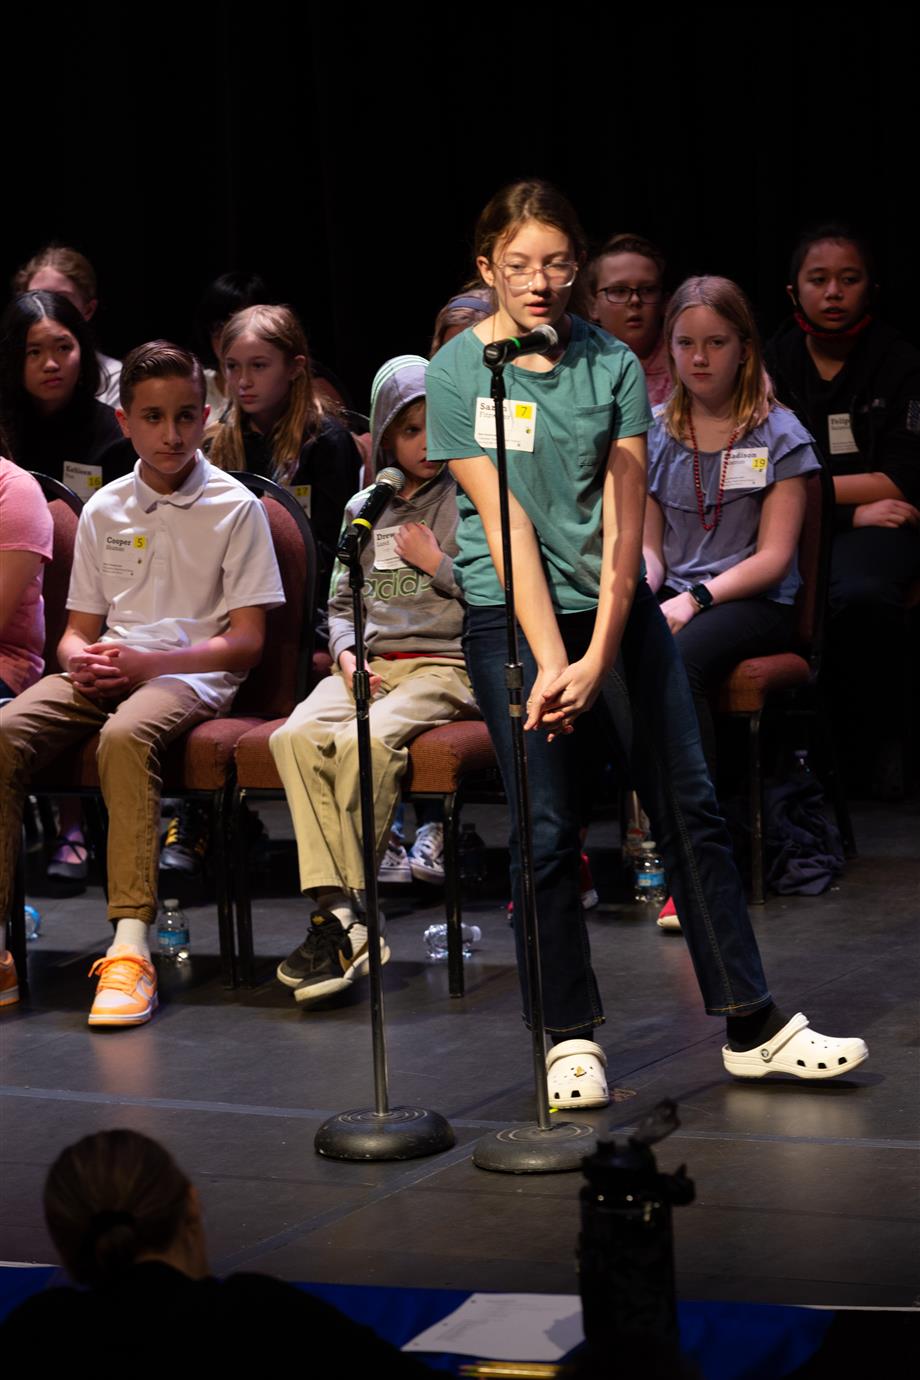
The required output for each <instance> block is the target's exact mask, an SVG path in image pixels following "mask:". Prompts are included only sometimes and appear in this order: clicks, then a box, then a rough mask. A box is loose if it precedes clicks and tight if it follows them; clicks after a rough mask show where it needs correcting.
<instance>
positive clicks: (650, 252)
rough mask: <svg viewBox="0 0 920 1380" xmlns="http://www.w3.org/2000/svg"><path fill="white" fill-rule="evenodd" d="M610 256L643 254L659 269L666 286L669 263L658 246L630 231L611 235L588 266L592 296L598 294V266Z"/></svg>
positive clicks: (587, 272) (587, 274) (661, 280)
mask: <svg viewBox="0 0 920 1380" xmlns="http://www.w3.org/2000/svg"><path fill="white" fill-rule="evenodd" d="M608 254H641V255H642V258H643V259H651V261H652V263H653V264H654V265H655V267H656V268H657V269H658V277H659V280H660V282H661V284H662V286H663V285H664V275H665V272H666V270H667V267H668V263H667V260H666V258H665V257H664V254H662V252H661V250H660V249H659V248H658V246H657V245H655V244H652V242H651V240H647V239H645V237H644V236H643V235H633V234H631V233H630V232H629V231H623V232H622V233H621V234H619V235H611V237H610V239H609V240H608V241H607V243H606V244H605V245H603V246H602V247H601V248H600V249H599V250H598V251H597V253H596V254H595V255H594V257H593V259H592V260H591V262H590V263H589V264H588V267H587V269H586V271H585V277H586V279H587V282H588V290H589V292H590V293H591V295H592V296H593V295H594V293H595V292H597V266H598V264H599V263H600V261H601V259H606V257H607V255H608Z"/></svg>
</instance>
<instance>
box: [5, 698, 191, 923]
mask: <svg viewBox="0 0 920 1380" xmlns="http://www.w3.org/2000/svg"><path fill="white" fill-rule="evenodd" d="M212 716H213V710H211V709H209V708H208V706H207V705H206V704H204V703H203V702H202V701H201V700H200V699H199V698H198V696H197V694H196V693H195V691H194V690H193V689H192V687H191V686H190V685H187V684H186V682H185V681H183V680H177V679H176V678H175V677H173V676H160V677H158V678H157V679H156V680H150V681H147V682H145V684H143V685H139V686H138V687H137V689H136V690H133V691H132V692H131V693H130V694H129V695H126V696H125V697H124V699H121V700H100V701H95V700H90V699H87V698H86V696H85V695H81V694H80V692H79V690H77V689H75V688H74V686H73V685H72V684H71V682H70V681H69V680H68V679H67V678H66V676H62V675H56V676H46V677H45V679H44V680H40V681H39V682H38V684H37V685H33V686H32V687H31V688H30V689H28V690H24V691H23V693H22V694H21V695H17V696H16V698H15V699H14V700H12V701H11V702H10V703H9V704H8V705H6V706H5V708H4V709H2V710H0V798H2V802H3V805H2V813H0V922H2V921H3V920H5V919H6V917H7V915H8V914H9V906H10V899H11V894H12V885H13V869H14V868H15V865H16V856H17V853H18V850H19V841H20V835H21V830H22V805H23V800H24V798H25V793H26V791H27V789H28V784H29V778H30V777H31V775H32V773H33V772H35V771H39V770H40V769H41V768H42V767H45V766H47V765H48V764H49V763H50V762H53V761H54V759H55V757H56V756H57V755H58V754H59V753H60V752H62V751H63V749H64V748H66V747H69V746H70V745H71V744H73V743H78V742H79V741H80V740H81V739H82V738H89V737H90V736H91V735H92V734H93V733H96V732H98V733H99V751H98V755H97V762H98V765H99V780H100V782H101V785H102V794H103V798H104V799H105V803H106V806H107V807H108V812H109V845H108V874H109V906H108V915H109V919H110V920H112V921H115V920H121V919H122V918H123V917H125V916H134V917H136V918H137V919H138V920H143V921H145V922H146V923H147V924H148V925H149V924H151V923H152V921H153V920H154V918H155V916H156V913H157V864H158V861H159V854H160V787H161V781H160V757H161V753H162V749H163V748H165V747H166V745H167V744H168V743H171V742H172V740H173V739H174V738H177V737H178V736H179V734H180V733H184V732H185V730H186V729H188V728H191V727H192V726H193V725H194V724H197V723H200V722H201V720H202V719H209V718H211V717H212Z"/></svg>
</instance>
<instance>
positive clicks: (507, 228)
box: [473, 178, 587, 311]
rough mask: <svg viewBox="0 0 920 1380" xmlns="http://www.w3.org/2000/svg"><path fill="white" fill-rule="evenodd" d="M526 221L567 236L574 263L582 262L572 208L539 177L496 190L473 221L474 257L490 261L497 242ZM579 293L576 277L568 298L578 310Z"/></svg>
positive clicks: (583, 247) (579, 230) (577, 224)
mask: <svg viewBox="0 0 920 1380" xmlns="http://www.w3.org/2000/svg"><path fill="white" fill-rule="evenodd" d="M529 220H534V221H537V222H538V223H539V224H541V225H551V226H552V227H553V228H554V229H555V230H561V231H562V233H563V234H564V235H568V237H569V240H570V242H571V245H572V253H573V255H574V258H575V260H576V262H577V263H579V264H580V263H582V261H583V260H584V257H585V254H586V252H587V242H586V240H585V234H584V231H583V230H582V228H581V222H580V221H579V219H578V216H577V215H576V213H575V208H574V206H572V204H571V202H570V201H568V199H567V198H566V197H564V196H563V195H562V193H561V192H560V191H559V190H558V189H557V188H556V187H554V186H553V185H552V183H550V182H544V181H543V180H542V179H541V178H533V179H530V180H528V181H523V182H510V183H509V184H508V186H507V187H503V188H502V189H501V191H500V192H496V194H495V196H493V198H492V200H491V201H490V202H489V204H488V205H487V206H486V207H485V208H484V210H483V211H482V213H481V215H480V217H479V219H478V220H477V222H476V229H475V231H474V234H473V256H474V258H476V259H479V258H482V259H488V260H489V262H490V263H491V262H492V255H493V254H494V253H495V246H496V245H497V244H498V242H499V241H500V240H504V239H508V238H509V237H510V236H512V235H515V234H516V233H517V231H518V230H520V228H521V226H522V225H524V224H525V223H526V222H527V221H529ZM582 296H583V293H582V291H581V283H580V279H579V278H576V279H575V282H574V284H573V286H572V295H571V297H570V299H569V303H570V306H571V307H572V309H573V310H575V311H578V310H580V308H581V305H582Z"/></svg>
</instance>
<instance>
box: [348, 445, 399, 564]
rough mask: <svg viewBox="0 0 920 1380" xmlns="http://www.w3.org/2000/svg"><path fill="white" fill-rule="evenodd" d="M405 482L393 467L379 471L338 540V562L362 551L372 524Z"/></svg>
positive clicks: (352, 557)
mask: <svg viewBox="0 0 920 1380" xmlns="http://www.w3.org/2000/svg"><path fill="white" fill-rule="evenodd" d="M405 482H406V476H405V475H404V474H403V472H402V470H399V469H397V468H396V466H395V465H390V466H387V468H386V469H385V470H381V471H380V473H379V474H378V475H377V482H376V484H374V486H373V488H372V489H371V491H370V493H369V494H368V496H367V498H366V499H365V500H364V505H363V507H362V508H361V511H360V512H359V513H358V514H357V516H356V517H353V518H352V520H351V522H350V523H349V524H348V526H347V527H346V528H345V531H344V532H343V533H342V535H341V537H340V538H339V545H338V551H337V555H338V557H339V559H340V560H345V558H346V557H347V558H348V559H349V560H353V559H354V557H355V556H357V555H358V553H359V552H360V551H362V550H363V549H364V547H365V545H366V544H367V539H368V537H369V536H370V534H371V529H372V527H373V525H374V523H375V522H376V521H377V519H378V518H379V516H380V514H381V513H382V512H383V510H384V508H385V507H386V506H387V504H388V503H389V501H390V499H391V498H392V497H393V496H394V494H398V493H399V491H400V489H401V488H402V487H403V485H404V484H405Z"/></svg>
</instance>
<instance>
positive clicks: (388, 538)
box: [374, 527, 406, 570]
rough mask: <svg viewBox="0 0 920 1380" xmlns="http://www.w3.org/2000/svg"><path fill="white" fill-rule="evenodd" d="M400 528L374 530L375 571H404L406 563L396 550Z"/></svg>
mask: <svg viewBox="0 0 920 1380" xmlns="http://www.w3.org/2000/svg"><path fill="white" fill-rule="evenodd" d="M399 530H400V529H399V528H398V527H375V528H374V569H375V570H402V569H403V568H404V567H405V565H406V563H405V561H404V560H403V558H402V556H400V555H399V554H398V552H397V550H396V533H397V532H398V531H399Z"/></svg>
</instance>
